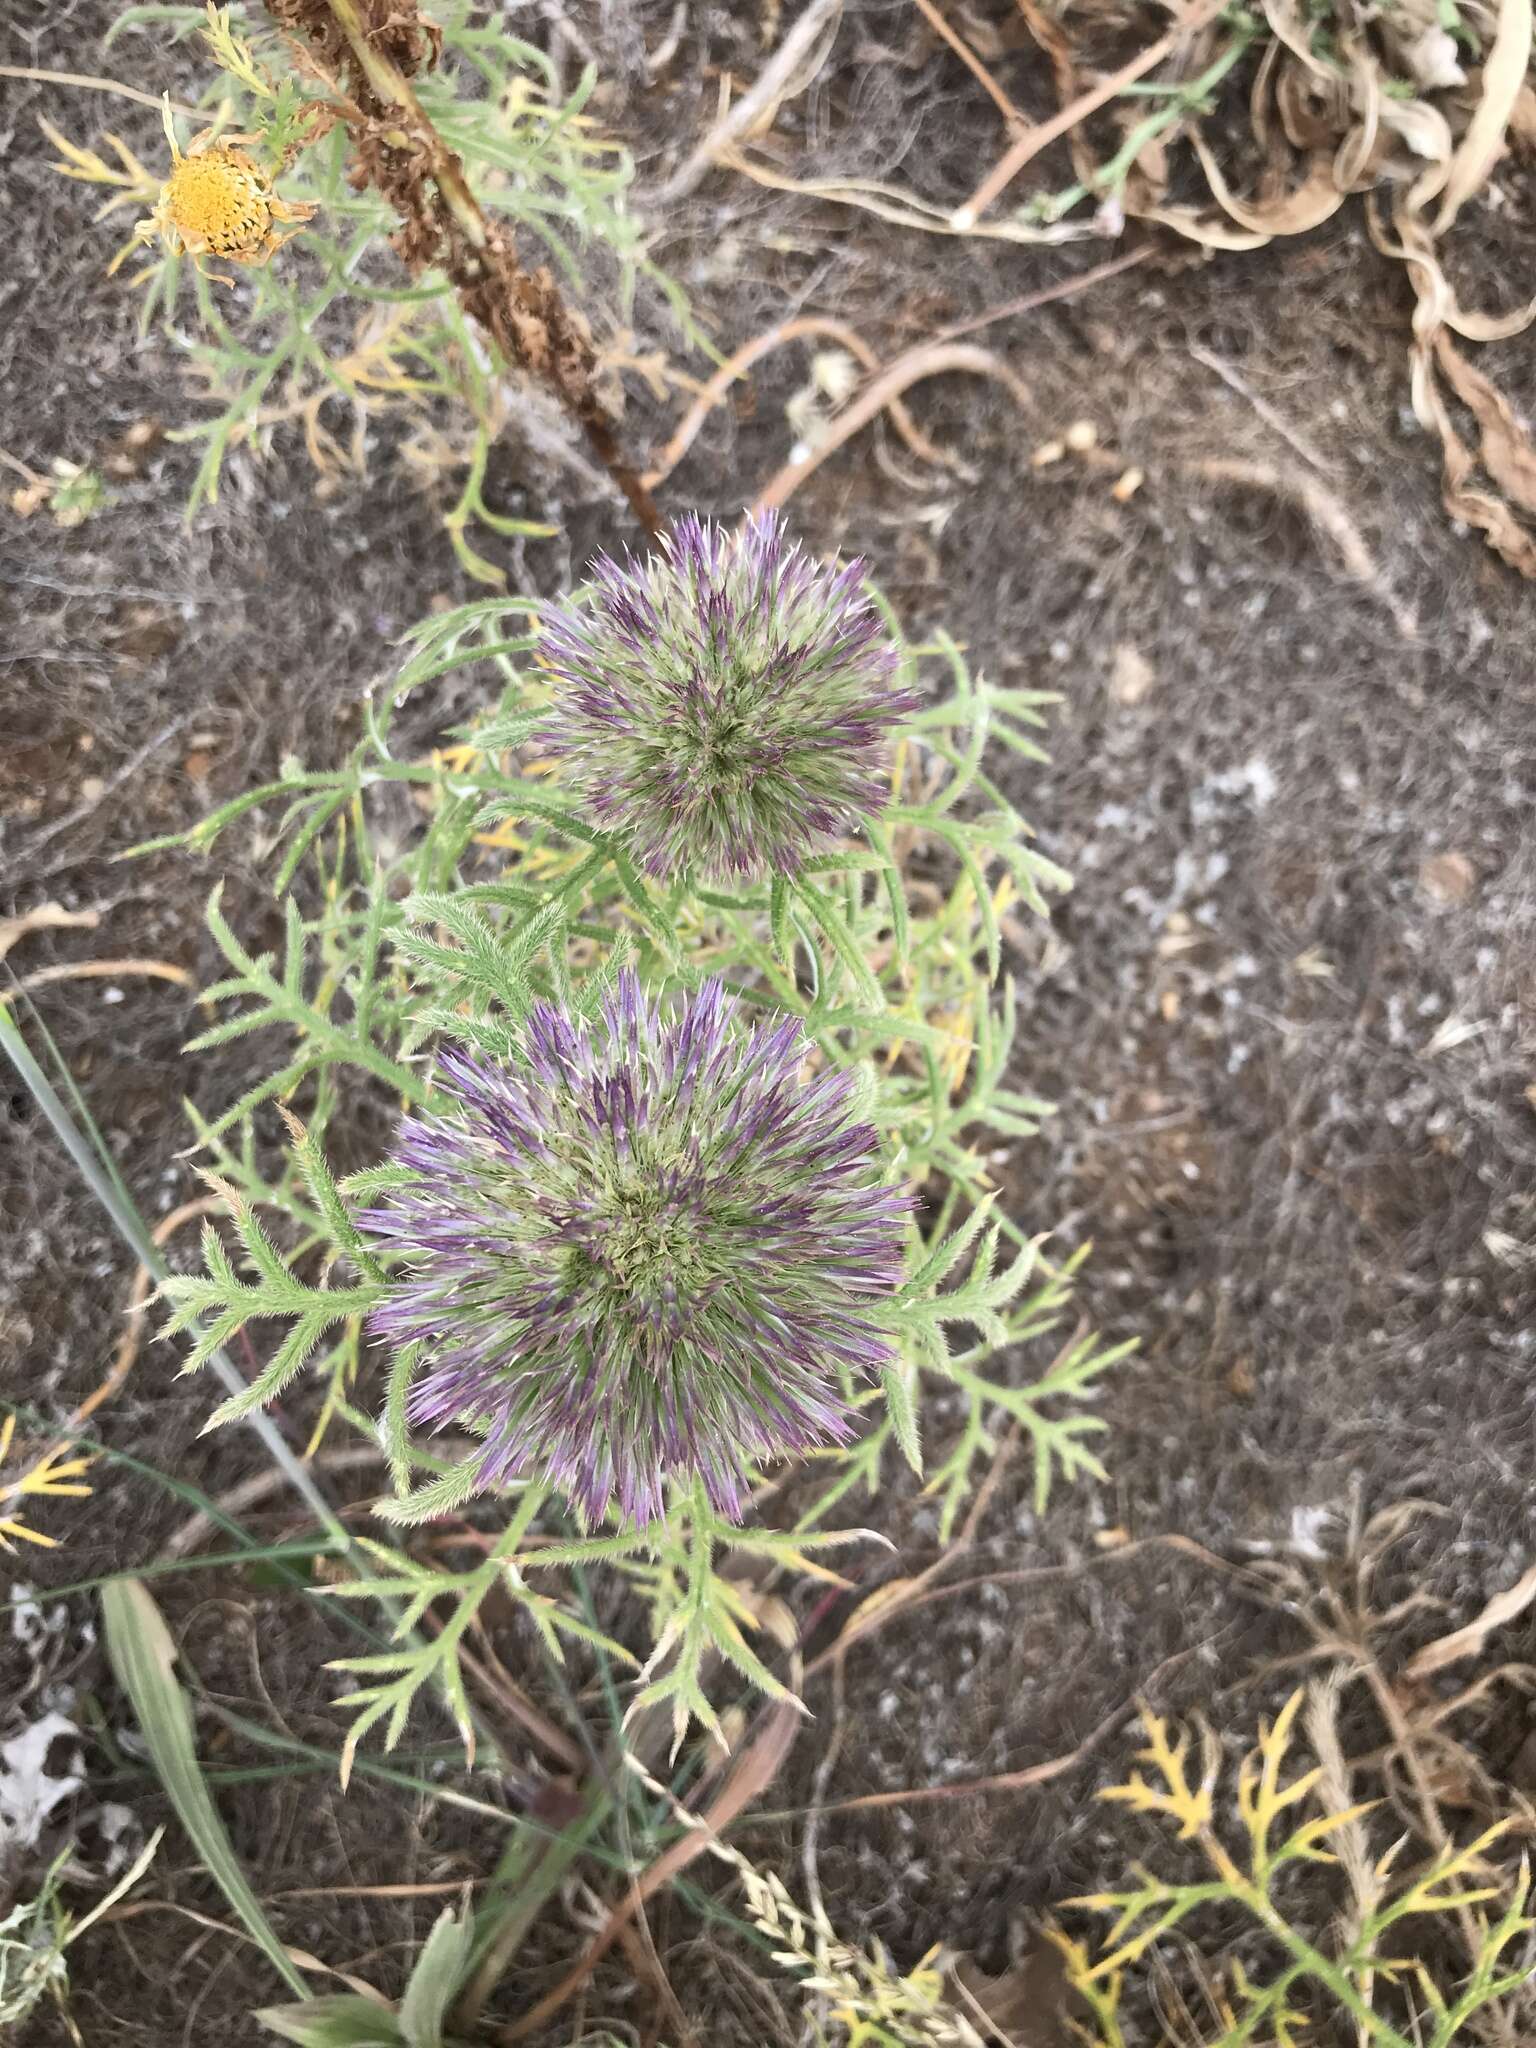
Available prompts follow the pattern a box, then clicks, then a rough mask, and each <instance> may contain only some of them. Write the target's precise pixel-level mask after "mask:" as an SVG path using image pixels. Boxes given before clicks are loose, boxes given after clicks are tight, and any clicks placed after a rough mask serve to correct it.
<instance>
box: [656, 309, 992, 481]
mask: <svg viewBox="0 0 1536 2048" xmlns="http://www.w3.org/2000/svg"><path fill="white" fill-rule="evenodd" d="M812 337H815V338H816V339H818V340H825V341H831V342H835V343H836V344H837V346H838V347H839V348H842V349H846V350H847V352H848V354H849V355H851V356H852V357H854V359H855V360H856V361H858V362H860V363H862V364H863V365H864V368H865V369H866V370H868V371H871V372H873V371H876V370H878V369H879V367H880V359H879V357H878V356H877V355H876V354H875V352H874V350H873V349H872V348H871V347H870V346H869V343H868V342H867V341H865V340H864V338H863V336H862V335H860V334H857V333H855V331H854V330H853V328H851V327H849V326H848V325H847V324H846V323H845V322H844V321H841V320H831V319H827V318H824V317H823V316H821V315H819V314H814V313H809V314H805V315H802V316H801V317H800V318H798V319H794V320H784V321H781V322H780V323H779V325H778V326H777V327H769V328H766V329H765V330H764V331H763V333H761V334H758V335H754V336H753V338H752V340H751V341H748V342H743V344H742V346H741V347H740V348H739V349H737V350H736V352H735V354H734V355H732V356H730V357H728V358H727V360H726V361H725V362H723V363H722V364H721V365H720V367H719V369H718V370H716V372H715V374H714V375H713V376H712V377H711V378H710V380H709V382H708V383H707V384H706V385H705V386H704V387H703V389H702V390H701V391H700V392H699V395H698V397H697V398H696V399H695V400H694V402H693V404H692V405H691V406H689V408H688V410H687V412H686V413H684V415H683V417H682V419H681V420H680V421H679V423H678V426H677V429H676V431H675V432H674V434H673V435H672V438H671V440H670V441H668V443H667V445H666V447H665V448H663V449H662V451H661V453H660V455H659V456H658V457H657V459H656V466H655V468H654V469H649V470H647V471H646V473H645V477H644V479H643V481H644V482H645V484H646V485H647V486H648V487H649V488H650V489H651V490H654V489H655V488H656V486H657V485H658V484H662V483H665V482H666V480H667V478H668V477H669V476H670V475H671V474H672V472H673V470H674V469H676V467H677V465H678V464H679V463H680V462H681V461H682V459H683V457H684V456H685V455H686V454H687V453H688V450H689V449H690V448H691V447H692V446H693V444H694V441H695V440H696V439H697V437H698V433H699V430H700V428H701V427H702V426H703V425H704V422H705V421H706V420H707V419H708V418H709V415H710V414H711V413H712V412H713V411H714V409H715V407H716V406H718V405H719V404H720V402H721V400H722V399H723V398H724V396H725V394H726V392H727V391H729V390H730V388H731V386H732V385H733V384H734V383H735V382H736V380H737V378H738V377H740V376H741V375H742V374H743V373H744V372H745V371H747V370H749V369H751V367H752V365H753V364H754V363H755V362H758V361H760V360H761V359H762V357H764V356H766V355H771V354H772V352H773V351H774V350H775V349H776V348H783V347H785V346H786V345H787V344H788V343H789V342H792V341H804V340H808V339H810V338H812ZM888 410H889V412H890V415H891V424H892V425H893V426H894V427H895V428H896V431H897V432H898V433H899V434H900V435H901V437H902V439H903V440H904V441H905V442H906V443H907V446H908V447H909V448H910V449H911V450H912V452H913V454H914V455H920V456H922V457H923V458H924V459H925V460H927V461H929V462H937V463H943V464H952V463H953V461H954V458H953V456H950V455H947V454H946V453H945V452H944V450H943V449H942V448H937V447H935V446H934V444H933V442H932V441H930V440H929V439H928V437H927V435H926V434H924V433H923V432H922V431H921V430H920V429H919V427H918V425H917V423H916V421H915V420H914V419H913V417H912V415H911V413H909V412H908V411H907V408H906V407H905V406H904V405H903V404H902V402H901V400H900V399H899V398H893V399H892V400H891V402H890V406H889V408H888Z"/></svg>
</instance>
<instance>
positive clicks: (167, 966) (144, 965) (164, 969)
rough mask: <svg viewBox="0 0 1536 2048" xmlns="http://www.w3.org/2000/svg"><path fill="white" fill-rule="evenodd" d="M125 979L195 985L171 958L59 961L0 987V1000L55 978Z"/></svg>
mask: <svg viewBox="0 0 1536 2048" xmlns="http://www.w3.org/2000/svg"><path fill="white" fill-rule="evenodd" d="M119 976H122V977H125V978H127V979H140V980H149V981H173V982H175V983H176V985H177V987H178V988H193V989H195V988H196V987H197V982H196V981H195V979H194V978H193V977H192V976H191V975H190V974H189V973H188V972H187V970H186V968H185V967H178V966H177V965H176V964H175V962H174V961H172V960H59V961H56V962H55V963H54V964H53V966H51V967H39V968H36V969H34V971H33V972H32V973H31V974H26V975H23V976H22V978H21V980H20V981H19V982H18V983H17V985H16V987H15V988H13V989H4V990H0V1003H9V1002H14V1001H15V999H16V997H17V995H19V994H20V993H21V991H22V990H23V989H34V988H48V987H49V986H51V985H52V984H53V983H54V982H57V981H111V980H113V979H115V978H117V977H119Z"/></svg>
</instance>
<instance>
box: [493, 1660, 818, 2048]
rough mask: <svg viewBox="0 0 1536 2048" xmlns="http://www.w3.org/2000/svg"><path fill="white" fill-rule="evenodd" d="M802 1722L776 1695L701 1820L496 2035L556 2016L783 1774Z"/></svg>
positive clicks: (502, 2037) (506, 2036) (533, 2029)
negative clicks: (665, 1890)
mask: <svg viewBox="0 0 1536 2048" xmlns="http://www.w3.org/2000/svg"><path fill="white" fill-rule="evenodd" d="M800 1725H801V1715H800V1708H799V1703H798V1702H797V1701H796V1700H793V1699H787V1700H775V1701H773V1702H772V1703H771V1705H770V1706H769V1708H768V1710H767V1712H766V1713H765V1715H764V1716H763V1720H762V1724H761V1726H760V1728H759V1730H758V1733H757V1735H756V1736H755V1737H754V1738H753V1740H752V1741H751V1742H750V1743H748V1744H747V1746H746V1747H745V1748H744V1749H743V1750H742V1751H741V1752H740V1754H739V1755H738V1757H737V1759H736V1764H735V1768H734V1769H733V1770H732V1771H731V1773H730V1775H729V1776H728V1777H727V1778H726V1780H725V1783H724V1784H723V1785H722V1786H721V1788H720V1790H719V1791H718V1792H717V1793H716V1794H715V1797H714V1798H713V1799H712V1800H711V1801H710V1803H709V1805H708V1807H707V1808H706V1809H705V1811H704V1812H703V1814H701V1815H700V1816H699V1823H700V1824H699V1825H697V1826H695V1827H691V1828H690V1830H689V1832H688V1833H687V1834H686V1835H684V1836H683V1838H682V1840H681V1841H678V1842H674V1843H673V1844H672V1846H671V1848H669V1849H667V1850H665V1851H664V1852H663V1853H662V1854H661V1855H660V1856H658V1857H657V1858H656V1860H655V1862H654V1863H652V1864H651V1865H650V1867H649V1868H648V1869H646V1870H644V1871H642V1872H641V1874H640V1875H639V1876H638V1877H637V1878H636V1879H635V1882H634V1883H633V1885H632V1886H631V1887H630V1890H629V1892H628V1893H627V1894H626V1896H625V1897H624V1898H623V1899H622V1900H621V1901H620V1902H619V1904H618V1905H616V1906H615V1907H614V1908H613V1910H612V1911H611V1912H610V1914H609V1916H608V1919H607V1921H606V1922H605V1923H604V1926H603V1928H602V1929H601V1931H600V1932H599V1933H598V1935H597V1936H596V1938H595V1939H594V1940H593V1941H592V1943H591V1945H590V1946H589V1947H588V1949H587V1951H586V1953H585V1954H584V1955H583V1956H582V1957H581V1959H580V1961H579V1962H577V1963H576V1964H575V1966H574V1967H573V1968H572V1969H570V1970H569V1971H567V1973H566V1975H565V1976H564V1977H562V1978H561V1980H560V1982H559V1983H558V1984H557V1985H556V1986H555V1988H554V1990H553V1991H550V1992H548V1993H546V1995H545V1996H544V1997H543V1998H541V1999H539V2000H538V2002H537V2003H536V2004H535V2005H534V2006H533V2007H532V2008H531V2010H529V2011H528V2012H526V2013H524V2014H523V2016H522V2018H521V2019H519V2020H516V2021H514V2022H513V2024H512V2025H511V2026H510V2027H503V2028H502V2030H501V2032H500V2033H499V2034H498V2035H497V2037H496V2038H497V2039H498V2041H500V2042H502V2043H504V2044H508V2048H510V2044H511V2043H514V2042H517V2041H525V2040H526V2039H527V2038H528V2036H529V2035H530V2034H535V2033H537V2032H538V2031H539V2029H540V2028H541V2027H543V2026H545V2025H546V2024H547V2023H548V2021H550V2020H551V2019H553V2017H554V2016H555V2014H556V2013H557V2012H559V2011H561V2010H562V2009H563V2008H564V2007H565V2006H566V2005H568V2004H569V2003H570V2001H571V2000H572V1999H573V1998H574V1997H575V1996H576V1993H577V1992H578V1991H579V1990H580V1989H581V1987H582V1985H583V1984H585V1983H586V1982H587V1980H588V1978H589V1977H590V1976H591V1974H592V1972H593V1971H594V1970H595V1969H596V1967H597V1965H598V1964H599V1962H601V1960H602V1958H603V1957H604V1956H605V1955H606V1954H607V1953H608V1951H609V1949H610V1948H612V1946H613V1944H614V1942H615V1941H617V1940H618V1938H619V1934H620V1930H621V1929H622V1928H623V1927H625V1926H626V1925H627V1924H628V1922H629V1921H630V1920H631V1919H633V1917H634V1915H635V1914H636V1913H637V1912H638V1911H639V1910H640V1908H641V1907H642V1906H643V1905H644V1903H645V1901H646V1900H647V1899H649V1898H651V1897H652V1896H653V1895H654V1894H655V1893H656V1892H657V1891H659V1890H660V1889H661V1887H662V1886H663V1885H665V1884H670V1883H671V1881H672V1879H673V1878H674V1877H676V1876H677V1875H678V1873H679V1872H680V1871H682V1870H685V1869H686V1868H687V1867H688V1865H689V1864H690V1863H692V1862H693V1861H694V1859H695V1858H696V1857H698V1856H701V1855H703V1853H704V1851H705V1850H706V1849H708V1848H709V1847H710V1846H711V1845H712V1843H713V1842H714V1840H715V1839H716V1837H717V1836H718V1835H719V1834H720V1832H721V1831H722V1830H723V1829H725V1828H727V1827H729V1826H730V1824H731V1822H732V1821H733V1820H735V1819H736V1817H737V1815H738V1814H740V1813H741V1812H742V1811H743V1809H744V1808H746V1807H747V1806H749V1805H751V1803H752V1802H753V1801H754V1800H755V1799H758V1798H760V1797H761V1795H762V1793H763V1792H764V1791H765V1790H766V1789H767V1787H768V1786H769V1785H771V1784H772V1783H773V1781H774V1779H775V1778H776V1777H777V1776H778V1773H779V1770H780V1768H781V1766H782V1765H783V1762H784V1759H785V1757H786V1756H788V1754H789V1750H790V1745H791V1744H792V1743H793V1741H794V1739H795V1734H796V1731H797V1730H798V1729H799V1727H800ZM624 1761H625V1762H626V1764H628V1765H629V1767H630V1768H632V1769H634V1770H636V1771H637V1772H638V1773H639V1775H640V1776H641V1777H643V1778H644V1779H645V1781H646V1782H647V1784H651V1783H652V1781H651V1779H650V1777H649V1774H648V1773H647V1772H646V1770H645V1768H644V1765H643V1764H641V1763H640V1762H639V1760H638V1759H636V1758H634V1757H633V1756H632V1755H629V1754H626V1756H625V1759H624Z"/></svg>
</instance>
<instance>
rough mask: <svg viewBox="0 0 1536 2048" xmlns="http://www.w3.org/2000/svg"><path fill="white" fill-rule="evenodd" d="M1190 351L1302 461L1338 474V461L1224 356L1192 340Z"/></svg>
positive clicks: (1198, 361) (1329, 472)
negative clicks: (1327, 454)
mask: <svg viewBox="0 0 1536 2048" xmlns="http://www.w3.org/2000/svg"><path fill="white" fill-rule="evenodd" d="M1189 352H1190V354H1191V355H1192V356H1193V357H1194V359H1195V361H1196V362H1197V363H1203V364H1204V365H1205V367H1206V369H1208V370H1210V371H1211V372H1212V373H1213V375H1215V376H1217V377H1219V378H1220V379H1221V381H1222V383H1223V384H1225V385H1226V387H1227V389H1228V390H1229V391H1235V392H1236V393H1237V395H1238V397H1239V398H1244V399H1246V400H1247V401H1248V403H1249V405H1251V406H1252V407H1253V409H1254V411H1255V412H1256V413H1257V414H1258V416H1259V418H1260V419H1261V420H1263V422H1264V424H1265V425H1266V426H1267V427H1273V428H1274V430H1275V432H1276V433H1277V434H1278V435H1279V436H1280V438H1281V440H1282V441H1284V442H1285V443H1286V445H1287V446H1288V447H1291V448H1294V449H1295V451H1296V453H1297V454H1298V455H1299V456H1300V457H1301V459H1302V461H1303V462H1310V463H1311V465H1312V467H1313V468H1314V469H1320V470H1322V471H1324V472H1325V473H1326V474H1328V475H1334V476H1336V475H1337V474H1338V464H1337V463H1336V462H1330V461H1329V459H1328V457H1327V456H1326V455H1324V454H1322V453H1321V452H1320V451H1319V450H1318V449H1316V448H1314V447H1313V445H1312V443H1311V442H1310V441H1308V440H1305V439H1304V438H1303V437H1302V435H1300V434H1299V433H1297V431H1296V429H1295V428H1294V427H1293V426H1292V425H1291V424H1290V422H1289V421H1288V420H1287V419H1286V418H1285V417H1284V415H1283V414H1281V413H1279V412H1277V411H1276V410H1275V408H1274V407H1273V406H1272V405H1271V404H1270V402H1269V400H1268V399H1267V398H1262V397H1260V395H1259V393H1258V392H1257V391H1255V390H1254V388H1253V386H1252V385H1251V384H1250V383H1249V382H1248V381H1247V379H1246V378H1245V377H1241V376H1239V375H1238V373H1237V371H1236V370H1234V369H1233V367H1232V365H1231V364H1230V363H1229V362H1227V361H1225V360H1224V358H1223V357H1221V356H1218V355H1213V354H1212V353H1211V351H1210V350H1209V349H1208V348H1202V347H1201V346H1200V344H1199V343H1198V342H1191V343H1190V348H1189Z"/></svg>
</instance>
